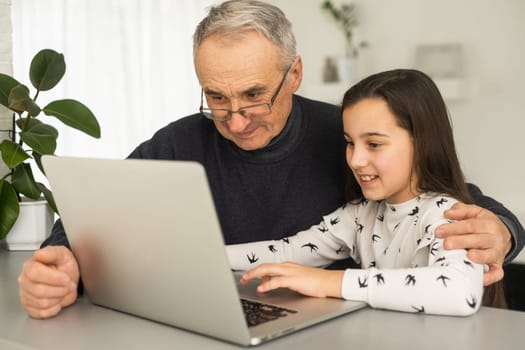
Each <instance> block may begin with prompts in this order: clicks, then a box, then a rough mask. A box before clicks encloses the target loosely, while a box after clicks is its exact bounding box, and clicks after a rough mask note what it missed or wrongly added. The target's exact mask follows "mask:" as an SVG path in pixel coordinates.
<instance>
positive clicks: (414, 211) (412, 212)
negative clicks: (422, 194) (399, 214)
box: [408, 206, 419, 216]
mask: <svg viewBox="0 0 525 350" xmlns="http://www.w3.org/2000/svg"><path fill="white" fill-rule="evenodd" d="M417 213H419V207H418V206H416V207H415V208H414V209H412V211H411V212H410V214H408V216H414V215H416V214H417Z"/></svg>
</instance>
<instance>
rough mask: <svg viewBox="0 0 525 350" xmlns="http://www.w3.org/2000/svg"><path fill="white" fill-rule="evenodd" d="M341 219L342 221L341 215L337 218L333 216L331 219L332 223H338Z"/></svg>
mask: <svg viewBox="0 0 525 350" xmlns="http://www.w3.org/2000/svg"><path fill="white" fill-rule="evenodd" d="M339 221H341V218H339V216H338V217H336V218H332V219H330V225H337V224H338V223H339Z"/></svg>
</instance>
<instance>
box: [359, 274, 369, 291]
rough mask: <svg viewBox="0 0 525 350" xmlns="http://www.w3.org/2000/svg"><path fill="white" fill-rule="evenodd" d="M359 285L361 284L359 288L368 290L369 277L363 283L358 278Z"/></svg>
mask: <svg viewBox="0 0 525 350" xmlns="http://www.w3.org/2000/svg"><path fill="white" fill-rule="evenodd" d="M357 283H359V288H367V287H368V277H366V276H365V277H364V278H363V280H362V281H361V277H358V278H357Z"/></svg>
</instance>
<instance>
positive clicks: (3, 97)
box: [0, 73, 20, 108]
mask: <svg viewBox="0 0 525 350" xmlns="http://www.w3.org/2000/svg"><path fill="white" fill-rule="evenodd" d="M17 85H20V83H19V82H18V81H16V80H15V79H13V78H11V77H10V76H9V75H5V74H2V73H0V104H2V105H4V106H5V107H8V105H9V93H10V92H11V90H12V89H13V88H14V87H15V86H17ZM8 108H9V107H8Z"/></svg>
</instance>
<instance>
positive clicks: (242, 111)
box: [199, 63, 293, 122]
mask: <svg viewBox="0 0 525 350" xmlns="http://www.w3.org/2000/svg"><path fill="white" fill-rule="evenodd" d="M292 65H293V63H292V64H290V65H289V66H288V68H286V73H284V76H283V79H282V80H281V82H280V83H279V86H278V87H277V89H276V90H275V93H274V94H273V96H272V98H271V99H270V102H269V103H268V102H265V103H256V104H253V105H248V106H244V107H241V108H239V109H238V110H236V111H232V110H230V109H225V108H204V107H203V102H204V100H203V98H204V89H202V88H201V104H200V107H199V112H200V113H201V114H202V115H203V116H204V117H205V118H207V119H210V120H213V121H216V122H227V121H228V120H230V119H231V118H232V116H233V114H234V113H238V114H240V115H241V116H242V117H243V118H246V119H250V120H252V119H255V118H259V117H265V116H267V115H269V114H271V113H272V107H273V104H274V103H275V100H276V99H277V96H278V95H279V92H281V89H282V87H283V85H284V82H285V81H286V77H287V76H288V73H289V72H290V69H291V68H292ZM261 106H268V113H266V114H261V115H257V116H251V117H250V116H248V115H245V113H246V110H247V109H250V108H253V107H261ZM205 111H206V112H208V113H205ZM213 111H223V112H228V114H226V117H224V118H215V117H214V116H213Z"/></svg>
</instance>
